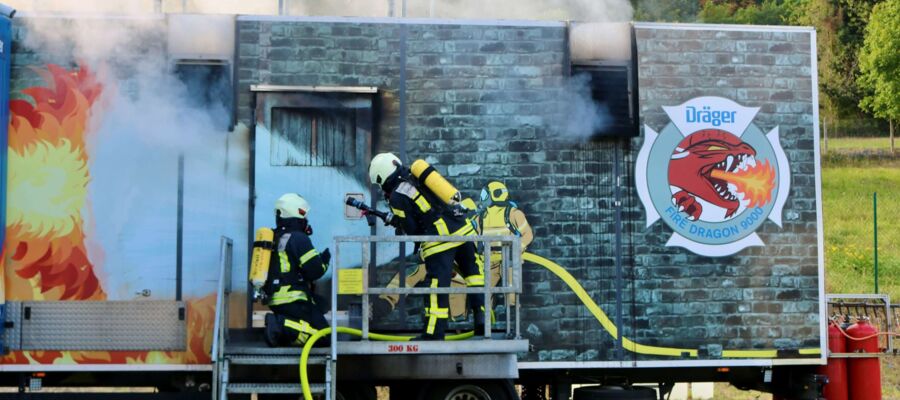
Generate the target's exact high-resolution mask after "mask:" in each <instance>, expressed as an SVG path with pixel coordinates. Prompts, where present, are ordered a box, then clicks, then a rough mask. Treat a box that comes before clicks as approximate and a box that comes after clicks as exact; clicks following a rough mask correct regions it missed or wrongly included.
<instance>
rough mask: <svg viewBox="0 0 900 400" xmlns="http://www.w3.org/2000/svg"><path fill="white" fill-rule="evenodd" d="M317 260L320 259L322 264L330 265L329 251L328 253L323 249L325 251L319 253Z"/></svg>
mask: <svg viewBox="0 0 900 400" xmlns="http://www.w3.org/2000/svg"><path fill="white" fill-rule="evenodd" d="M319 258H321V259H322V263H323V264H325V265H331V251H329V250H328V249H327V248H326V249H325V251H323V252H321V253H319Z"/></svg>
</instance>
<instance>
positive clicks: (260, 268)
mask: <svg viewBox="0 0 900 400" xmlns="http://www.w3.org/2000/svg"><path fill="white" fill-rule="evenodd" d="M274 239H275V232H273V231H272V230H271V229H269V228H259V229H257V230H256V241H254V242H253V256H252V257H251V258H250V283H251V284H253V287H254V288H256V289H259V288H261V287H262V286H263V285H264V284H265V283H266V278H268V276H269V260H271V258H272V249H274V248H275V243H274V242H273V240H274Z"/></svg>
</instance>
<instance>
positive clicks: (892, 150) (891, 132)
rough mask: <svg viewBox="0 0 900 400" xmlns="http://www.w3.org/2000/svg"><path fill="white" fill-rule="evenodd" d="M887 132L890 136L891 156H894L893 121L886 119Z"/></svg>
mask: <svg viewBox="0 0 900 400" xmlns="http://www.w3.org/2000/svg"><path fill="white" fill-rule="evenodd" d="M888 128H889V129H888V131H889V132H890V134H891V154H894V120H893V119H888Z"/></svg>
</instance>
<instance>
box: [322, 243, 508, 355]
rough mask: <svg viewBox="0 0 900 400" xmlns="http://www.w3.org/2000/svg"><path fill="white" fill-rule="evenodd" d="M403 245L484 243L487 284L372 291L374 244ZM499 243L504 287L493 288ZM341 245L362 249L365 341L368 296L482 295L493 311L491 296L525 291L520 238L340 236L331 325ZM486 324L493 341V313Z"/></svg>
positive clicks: (335, 302)
mask: <svg viewBox="0 0 900 400" xmlns="http://www.w3.org/2000/svg"><path fill="white" fill-rule="evenodd" d="M400 242H482V243H484V246H483V251H484V254H483V257H484V258H483V260H484V281H485V282H486V283H488V284H485V285H484V286H483V287H471V288H469V287H466V288H405V287H400V288H370V287H369V284H368V283H369V279H368V278H369V261H370V260H369V254H370V250H371V245H372V243H400ZM498 242H499V243H500V244H501V250H500V251H501V254H502V255H503V257H501V266H500V273H501V282H503V283H504V284H503V285H498V286H492V285H490V284H489V283H490V282H491V268H490V262H491V261H490V260H491V253H492V252H493V251H494V248H496V246H493V248H492V246H491V244H492V243H498ZM342 243H360V244H361V245H362V262H361V266H362V275H363V281H362V292H361V293H358V294H357V295H360V296H362V315H363V318H362V337H363V340H367V339H368V334H369V317H368V315H369V308H370V307H369V296H370V295H378V294H477V293H480V294H483V295H484V296H485V309H486V310H489V309H491V308H492V307H491V296H492V295H494V294H514V293H521V291H522V279H521V276H522V272H521V265H522V261H521V251H520V249H521V245H520V239H519V237H517V236H485V235H473V236H436V235H420V236H394V235H390V236H341V237H336V238H335V246H334V249H335V254H334V260H335V262H334V271H336V272H335V273H333V274H332V282H331V284H332V290H331V293H332V302H331V304H332V308H331V311H332V314H331V315H332V325H334V322H333V321H334V320H335V319H336V318H335V316H336V315H337V292H338V275H339V273H338V272H337V271H340V261H339V260H340V247H341V244H342ZM512 249H516V251H511V250H512ZM510 266H512V267H513V268H512V276H511V277H507V276H506V275H507V269H509V267H510ZM504 302H505V303H506V306H507V309H509V305H510V304H509V298H508V297H506V298H505V299H504ZM485 314H486V315H485V320H484V321H483V323H484V325H485V329H484V330H485V337H487V338H489V337H490V325H491V318H490V313H485ZM509 314H510V313H509V312H507V313H506V317H507V332H509V331H510V323H509V322H510V321H509V318H510V315H509ZM515 315H516V321H515V323H516V324H515V327H516V328H515V334H516V336H517V337H518V336H519V335H520V333H519V331H520V330H519V324H520V318H519V308H518V306H517V307H516V308H515ZM331 343H332V358H336V357H337V349H336V344H337V334H336V332H335V331H334V330H332V342H331Z"/></svg>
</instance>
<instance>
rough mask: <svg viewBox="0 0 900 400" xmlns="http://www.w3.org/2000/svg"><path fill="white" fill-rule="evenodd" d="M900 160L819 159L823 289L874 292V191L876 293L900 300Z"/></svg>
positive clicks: (843, 291)
mask: <svg viewBox="0 0 900 400" xmlns="http://www.w3.org/2000/svg"><path fill="white" fill-rule="evenodd" d="M898 164H900V161H896V160H881V161H879V162H867V161H866V160H858V159H843V160H833V161H830V162H829V161H828V159H826V162H825V163H823V169H822V207H823V213H824V215H823V220H824V229H825V262H826V269H825V271H826V280H825V283H826V291H827V292H828V293H872V292H873V290H874V242H873V239H874V237H873V223H872V222H873V212H872V211H873V210H872V194H873V193H874V192H878V269H879V289H880V292H882V293H886V294H889V295H890V296H891V298H892V299H896V300H900V218H898V215H900V168H898V167H900V165H898Z"/></svg>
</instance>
